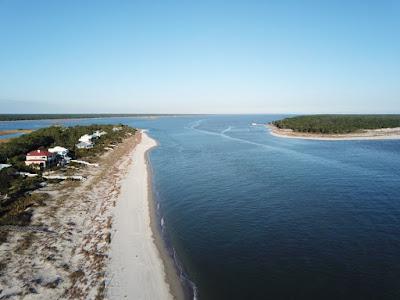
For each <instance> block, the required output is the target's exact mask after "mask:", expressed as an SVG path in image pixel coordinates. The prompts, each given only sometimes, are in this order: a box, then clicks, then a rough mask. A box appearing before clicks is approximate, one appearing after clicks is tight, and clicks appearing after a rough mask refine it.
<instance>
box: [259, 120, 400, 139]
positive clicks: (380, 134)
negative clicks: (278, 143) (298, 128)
mask: <svg viewBox="0 0 400 300" xmlns="http://www.w3.org/2000/svg"><path fill="white" fill-rule="evenodd" d="M267 127H268V128H269V131H270V134H271V135H273V136H276V137H280V138H289V139H302V140H319V141H346V140H347V141H352V140H353V141H357V140H397V139H400V128H382V129H374V130H372V129H368V130H364V131H362V132H357V133H348V134H316V133H305V132H295V131H293V130H291V129H280V128H278V127H276V126H273V125H271V124H268V125H267Z"/></svg>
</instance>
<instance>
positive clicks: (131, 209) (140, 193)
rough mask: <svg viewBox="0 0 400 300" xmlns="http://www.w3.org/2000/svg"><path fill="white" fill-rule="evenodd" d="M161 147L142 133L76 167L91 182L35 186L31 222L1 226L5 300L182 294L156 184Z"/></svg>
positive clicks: (0, 288)
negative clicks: (154, 156)
mask: <svg viewBox="0 0 400 300" xmlns="http://www.w3.org/2000/svg"><path fill="white" fill-rule="evenodd" d="M155 145H156V142H155V141H154V140H153V139H151V138H149V136H148V135H147V134H145V133H140V132H138V133H137V134H136V135H135V136H131V137H128V138H126V139H125V140H124V141H123V142H122V143H120V144H118V146H116V147H114V148H113V149H111V148H110V150H109V151H107V152H106V153H105V154H104V155H102V156H101V157H99V158H98V160H97V162H98V166H97V164H96V166H84V167H80V168H79V170H78V169H74V170H75V173H76V175H81V176H83V177H85V178H87V180H85V181H83V182H71V181H64V182H61V183H58V184H49V185H47V186H45V187H43V188H41V189H38V190H36V191H35V192H34V193H36V194H38V195H42V198H43V199H44V200H42V201H41V202H40V203H38V204H37V205H34V206H32V207H31V208H29V209H30V210H31V211H32V221H31V224H30V226H0V237H1V239H0V299H3V298H4V299H108V298H109V299H173V298H176V299H181V298H183V290H182V288H181V285H180V282H179V279H178V276H177V275H176V270H175V268H174V264H173V262H172V259H171V258H170V257H169V256H168V253H167V252H166V250H164V249H165V248H164V243H163V241H162V239H161V237H160V236H159V234H158V232H157V228H156V222H157V221H156V218H155V210H154V207H153V206H154V205H153V204H154V203H153V202H152V198H151V190H149V187H150V184H149V180H150V177H149V172H148V166H147V151H148V150H149V149H151V148H152V147H154V146H155ZM44 196H46V197H44ZM152 216H153V217H152ZM153 233H154V234H153ZM167 277H168V283H167V280H166V279H167Z"/></svg>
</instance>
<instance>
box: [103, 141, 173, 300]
mask: <svg viewBox="0 0 400 300" xmlns="http://www.w3.org/2000/svg"><path fill="white" fill-rule="evenodd" d="M154 146H156V142H155V141H154V140H153V139H151V138H150V137H149V136H148V135H147V134H145V133H143V134H142V140H141V143H140V144H138V146H137V147H136V148H135V150H134V151H133V153H132V155H131V156H132V160H133V162H134V163H133V165H132V167H131V168H130V170H129V172H128V174H127V176H126V177H125V179H124V180H123V182H122V188H121V194H120V196H119V199H118V201H117V205H116V207H115V210H114V222H113V233H112V236H111V251H110V263H109V267H108V272H107V277H108V285H107V297H108V298H109V299H111V300H113V299H163V300H164V299H173V298H174V297H173V296H172V293H171V291H170V286H169V284H168V283H167V282H166V275H165V274H166V270H165V266H164V264H163V259H162V258H161V256H160V253H159V251H158V249H157V247H156V245H155V243H154V235H153V232H152V229H151V215H150V209H151V203H150V202H149V201H150V199H151V197H150V196H151V195H149V194H150V190H149V178H148V170H147V162H146V152H147V151H148V150H150V149H151V148H152V147H154Z"/></svg>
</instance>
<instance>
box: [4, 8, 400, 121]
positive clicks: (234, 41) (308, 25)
mask: <svg viewBox="0 0 400 300" xmlns="http://www.w3.org/2000/svg"><path fill="white" fill-rule="evenodd" d="M18 112H19V113H57V112H59V113H61V112H66V113H73V112H74V113H80V112H81V113H89V112H94V113H100V112H109V113H352V112H353V113H356V112H358V113H400V1H398V0H393V1H378V0H377V1H367V0H360V1H350V0H349V1H324V0H321V1H317V0H315V1H300V0H298V1H234V0H230V1H216V0H214V1H206V0H201V1H166V0H165V1H143V2H142V1H133V0H132V1H118V0H115V1H111V0H110V1H70V0H69V1H57V0H51V1H42V0H35V1H31V0H27V1H19V0H0V113H18Z"/></svg>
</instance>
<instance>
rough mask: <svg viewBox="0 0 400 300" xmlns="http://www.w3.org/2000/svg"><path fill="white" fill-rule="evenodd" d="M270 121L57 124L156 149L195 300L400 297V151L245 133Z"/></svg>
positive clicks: (158, 177)
mask: <svg viewBox="0 0 400 300" xmlns="http://www.w3.org/2000/svg"><path fill="white" fill-rule="evenodd" d="M276 118H280V116H204V117H198V118H193V117H191V118H189V117H184V118H181V117H180V118H159V119H156V120H144V119H143V120H140V119H133V118H124V119H98V120H81V121H68V122H67V123H68V124H76V122H78V123H82V122H88V123H93V122H96V123H109V122H123V123H126V124H130V125H133V126H138V127H141V128H148V129H149V130H150V135H151V136H152V137H154V138H155V139H157V140H158V142H159V147H158V148H156V149H154V150H153V151H152V152H151V155H150V158H151V164H152V168H153V172H154V177H153V181H154V189H155V191H156V193H157V200H158V201H159V204H160V213H161V214H162V216H163V218H164V220H165V228H164V230H165V232H166V234H167V235H168V238H169V240H170V241H171V242H172V245H173V247H174V248H175V250H176V253H177V254H178V257H179V259H180V261H181V262H182V264H183V266H184V268H185V271H186V272H187V274H188V276H189V278H190V279H191V280H192V281H193V282H194V283H195V284H196V286H197V288H198V296H199V298H200V299H311V298H312V299H399V298H400V141H336V142H333V141H309V140H307V141H306V140H294V139H282V138H277V137H273V136H271V135H269V133H268V131H267V129H266V128H265V127H263V126H251V125H250V124H251V123H252V122H259V123H261V122H263V123H265V122H268V121H271V120H272V119H276ZM34 123H35V124H37V121H35V122H34ZM41 125H43V124H41ZM43 126H46V125H43ZM0 128H1V125H0ZM17 128H23V127H21V126H17Z"/></svg>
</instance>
